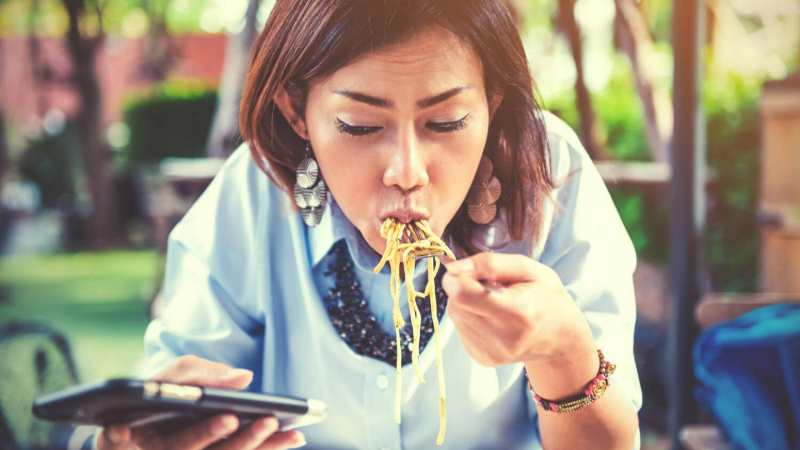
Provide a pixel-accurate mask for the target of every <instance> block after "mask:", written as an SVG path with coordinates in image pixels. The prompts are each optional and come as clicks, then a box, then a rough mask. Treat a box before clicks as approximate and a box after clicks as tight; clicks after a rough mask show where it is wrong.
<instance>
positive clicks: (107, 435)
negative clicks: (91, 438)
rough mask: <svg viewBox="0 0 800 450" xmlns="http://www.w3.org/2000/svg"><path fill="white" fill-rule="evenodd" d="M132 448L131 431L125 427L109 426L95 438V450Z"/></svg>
mask: <svg viewBox="0 0 800 450" xmlns="http://www.w3.org/2000/svg"><path fill="white" fill-rule="evenodd" d="M130 447H132V444H131V429H130V428H129V427H127V426H125V425H110V426H107V427H105V428H103V430H102V431H101V432H100V435H99V436H97V450H124V449H128V448H130Z"/></svg>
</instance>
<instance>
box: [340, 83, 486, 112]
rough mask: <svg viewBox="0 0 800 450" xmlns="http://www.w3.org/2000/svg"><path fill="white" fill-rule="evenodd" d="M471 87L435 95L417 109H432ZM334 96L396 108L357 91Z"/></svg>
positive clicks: (389, 103)
mask: <svg viewBox="0 0 800 450" xmlns="http://www.w3.org/2000/svg"><path fill="white" fill-rule="evenodd" d="M469 88H470V87H469V85H464V86H459V87H455V88H453V89H450V90H449V91H446V92H443V93H441V94H437V95H434V96H432V97H427V98H423V99H422V100H420V101H418V102H417V107H419V108H420V109H423V108H428V107H431V106H433V105H435V104H437V103H442V102H443V101H445V100H447V99H449V98H451V97H453V96H455V95H457V94H460V93H462V92H464V91H466V90H469ZM333 93H334V94H339V95H343V96H345V97H347V98H349V99H351V100H355V101H357V102H361V103H366V104H367V105H371V106H376V107H378V108H383V109H392V108H393V107H394V103H393V102H392V101H391V100H388V99H385V98H380V97H373V96H371V95H367V94H362V93H360V92H355V91H347V90H344V91H342V90H340V91H333Z"/></svg>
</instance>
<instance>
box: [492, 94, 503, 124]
mask: <svg viewBox="0 0 800 450" xmlns="http://www.w3.org/2000/svg"><path fill="white" fill-rule="evenodd" d="M504 96H505V92H503V91H502V90H500V89H497V90H495V92H494V94H492V98H491V99H489V123H492V120H494V113H496V112H497V108H499V107H500V103H502V102H503V97H504Z"/></svg>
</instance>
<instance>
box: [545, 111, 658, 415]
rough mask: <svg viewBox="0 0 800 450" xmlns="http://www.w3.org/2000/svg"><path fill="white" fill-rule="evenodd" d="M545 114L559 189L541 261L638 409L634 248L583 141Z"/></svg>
mask: <svg viewBox="0 0 800 450" xmlns="http://www.w3.org/2000/svg"><path fill="white" fill-rule="evenodd" d="M548 119H549V120H548V122H547V128H548V133H549V135H550V136H549V142H550V146H551V152H552V160H553V164H552V166H551V167H552V169H553V178H554V180H555V182H556V190H554V191H553V193H552V198H551V200H552V202H553V205H552V208H553V213H552V215H551V216H550V217H551V221H550V225H549V232H548V233H547V238H546V242H545V245H544V250H543V252H542V255H541V262H542V263H543V264H545V265H547V266H549V267H551V268H552V269H553V270H554V271H555V272H556V273H557V274H558V275H559V277H560V278H561V282H562V283H563V284H564V286H565V287H566V289H567V291H568V292H569V293H570V295H572V298H573V299H574V300H575V302H576V303H577V304H578V306H579V307H580V309H581V311H582V312H583V315H584V317H585V318H586V321H587V322H588V323H589V326H590V327H591V330H592V334H593V335H594V339H595V342H596V345H597V348H599V349H601V350H603V353H604V354H605V356H606V359H607V360H608V361H611V362H612V363H614V364H616V366H617V369H616V371H615V373H614V375H612V376H611V378H610V379H611V382H612V385H616V386H617V387H618V388H619V389H620V390H621V391H622V392H623V393H624V394H625V395H626V396H627V397H628V398H629V399H630V400H631V402H632V403H633V405H634V406H635V407H636V409H637V411H638V410H639V409H640V408H641V405H642V391H641V385H640V383H639V376H638V373H637V370H636V363H635V361H634V356H633V333H634V324H635V322H636V299H635V296H634V290H633V271H634V269H635V267H636V253H635V251H634V248H633V244H632V242H631V240H630V237H629V236H628V233H627V232H626V230H625V227H624V226H623V224H622V220H621V219H620V217H619V214H618V213H617V210H616V207H615V206H614V203H613V202H612V200H611V196H610V195H609V193H608V189H607V188H606V186H605V183H604V182H603V180H602V178H601V177H600V174H599V173H598V171H597V169H596V168H595V166H594V164H593V163H592V161H591V159H590V158H589V156H588V155H587V153H586V151H585V150H584V148H583V146H582V145H581V143H580V140H579V139H578V137H577V136H576V135H575V133H574V131H572V130H571V129H570V128H569V127H568V126H567V125H566V124H564V123H563V122H562V121H560V120H559V119H556V118H555V117H554V116H550V117H549V118H548ZM587 381H588V380H587Z"/></svg>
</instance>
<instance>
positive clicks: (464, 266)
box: [447, 259, 475, 275]
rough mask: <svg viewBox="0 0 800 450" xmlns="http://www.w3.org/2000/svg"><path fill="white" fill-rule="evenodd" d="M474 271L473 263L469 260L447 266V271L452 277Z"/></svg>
mask: <svg viewBox="0 0 800 450" xmlns="http://www.w3.org/2000/svg"><path fill="white" fill-rule="evenodd" d="M473 270H475V263H473V262H472V260H471V259H460V260H458V261H453V262H451V263H450V264H448V265H447V271H448V272H450V273H452V274H453V275H461V274H465V273H469V272H472V271H473Z"/></svg>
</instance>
